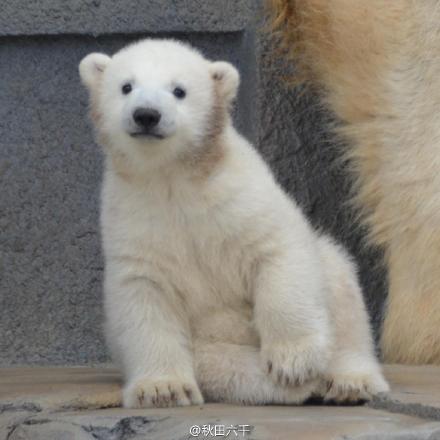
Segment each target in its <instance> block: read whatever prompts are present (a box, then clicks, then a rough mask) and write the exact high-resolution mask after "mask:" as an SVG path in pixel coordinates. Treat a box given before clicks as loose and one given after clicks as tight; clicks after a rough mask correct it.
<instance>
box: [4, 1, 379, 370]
mask: <svg viewBox="0 0 440 440" xmlns="http://www.w3.org/2000/svg"><path fill="white" fill-rule="evenodd" d="M259 7H260V1H259V0H239V1H229V0H224V1H223V0H222V1H217V0H212V1H206V0H204V1H201V0H167V1H160V0H157V1H154V0H148V1H141V0H128V1H124V2H114V1H111V0H90V1H89V0H70V1H67V0H42V1H39V2H25V1H24V0H12V1H10V2H8V3H7V4H5V5H2V13H1V14H0V186H1V192H0V312H1V319H0V365H8V364H14V363H23V364H26V363H38V364H49V363H53V364H86V363H99V362H104V361H106V360H108V358H107V352H106V349H105V346H104V343H103V338H102V334H101V322H102V312H101V278H102V258H101V254H100V246H99V230H98V197H99V184H100V179H101V159H102V157H101V153H100V151H99V148H98V147H97V145H96V144H95V143H94V141H93V138H92V132H91V129H90V125H89V123H88V121H87V117H86V113H87V96H86V93H85V91H84V90H83V88H82V87H81V85H80V82H79V78H78V74H77V65H78V63H79V61H80V60H81V58H82V57H83V56H84V55H86V54H87V53H89V52H91V51H104V52H114V51H116V50H117V49H119V48H120V47H122V46H123V45H125V44H127V43H128V42H130V41H133V40H136V39H139V38H142V37H145V36H152V35H153V36H173V37H176V38H182V39H185V40H188V41H190V42H191V43H193V44H194V45H196V46H197V47H199V48H201V49H202V50H203V51H204V52H205V53H206V54H207V55H208V56H210V57H212V58H214V59H226V60H229V61H231V62H233V63H234V64H236V65H237V66H238V67H239V69H240V72H241V74H242V87H241V90H240V95H239V99H238V102H237V111H236V115H235V116H236V117H235V119H236V123H237V125H238V127H239V128H240V130H241V131H242V132H243V133H244V134H246V136H248V137H250V138H251V139H252V140H254V141H256V142H257V144H258V146H259V148H260V149H261V151H262V153H263V155H264V157H265V158H266V159H267V160H268V161H269V163H270V164H271V165H272V167H273V168H274V170H275V172H276V174H277V177H278V179H279V181H280V182H281V183H282V185H283V186H284V187H286V188H287V189H288V190H289V192H290V193H291V194H293V195H295V197H296V198H297V199H298V201H299V203H300V204H301V205H302V206H303V207H304V209H305V211H306V213H307V214H308V215H309V216H310V218H311V219H312V220H313V222H314V223H315V224H316V225H317V226H320V227H322V228H323V229H324V230H330V231H332V232H333V233H334V234H335V235H336V236H337V237H338V238H340V239H342V240H343V241H344V242H345V243H347V244H348V246H349V247H350V249H351V250H352V251H353V252H354V253H355V254H356V256H357V258H358V259H359V261H360V263H361V268H362V271H361V277H362V280H363V283H364V285H365V287H366V295H367V299H368V303H369V305H370V309H371V311H372V316H373V317H374V319H375V321H378V318H379V316H380V309H381V304H382V302H383V298H384V295H383V291H384V287H383V276H381V275H380V271H379V270H375V269H374V267H375V266H376V264H377V261H378V258H377V255H376V254H377V253H372V252H370V251H366V250H365V247H364V246H363V245H362V244H361V241H360V240H361V235H362V234H361V233H360V232H359V230H358V229H357V228H356V227H355V226H353V225H354V224H355V220H354V216H353V212H352V211H351V210H349V209H347V207H346V201H347V196H348V189H349V180H348V178H347V173H346V170H345V169H344V167H343V166H341V165H340V164H339V163H338V161H336V160H335V158H336V157H337V155H338V153H337V149H335V148H334V146H333V144H332V143H331V142H330V143H329V142H328V140H327V139H328V133H327V132H326V130H325V122H326V121H327V120H328V116H326V115H325V114H324V113H323V112H322V111H321V110H320V109H319V108H318V106H317V101H316V99H315V98H314V97H313V96H310V94H308V93H305V94H301V93H300V94H298V93H297V92H292V91H289V90H287V89H286V88H285V85H284V83H283V81H282V80H281V79H280V76H281V75H280V74H281V72H282V71H283V66H280V65H279V64H278V63H277V62H275V61H274V60H273V59H272V58H271V57H270V56H269V55H268V52H269V50H268V49H269V48H270V44H271V43H270V42H269V41H268V40H267V39H266V38H265V37H264V36H262V35H260V33H259V32H258V30H257V28H259V26H258V25H257V23H259V21H257V20H256V17H257V16H258V14H260V12H261V11H260V8H259Z"/></svg>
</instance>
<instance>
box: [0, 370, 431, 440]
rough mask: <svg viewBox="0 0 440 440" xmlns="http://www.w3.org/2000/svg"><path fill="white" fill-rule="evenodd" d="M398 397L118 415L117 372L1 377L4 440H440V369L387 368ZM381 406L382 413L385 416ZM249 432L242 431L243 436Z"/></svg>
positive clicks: (29, 372)
mask: <svg viewBox="0 0 440 440" xmlns="http://www.w3.org/2000/svg"><path fill="white" fill-rule="evenodd" d="M385 370H386V375H387V377H388V379H389V380H390V383H391V387H392V391H391V393H390V394H389V395H388V396H380V397H378V398H377V399H376V400H375V401H374V402H372V403H371V404H369V406H324V405H304V406H299V407H298V406H297V407H295V406H263V407H241V406H234V405H220V404H205V405H203V406H196V407H186V408H167V409H148V410H127V409H122V408H119V407H118V406H119V404H120V387H121V379H120V376H119V374H118V372H117V371H116V370H114V369H112V368H110V367H100V368H86V367H77V368H36V367H34V368H8V369H1V370H0V440H3V439H5V440H6V439H7V440H19V439H20V440H47V439H57V440H64V439H66V440H67V439H72V440H73V439H74V440H91V439H99V440H124V439H125V440H128V439H145V438H148V439H150V440H159V439H160V440H172V439H176V440H178V439H179V440H182V439H189V438H195V437H194V436H191V431H190V430H191V427H194V426H196V428H193V430H194V431H193V432H198V431H199V430H200V435H199V437H198V438H206V437H208V436H205V435H204V434H203V431H202V430H203V429H205V430H206V429H209V428H203V427H204V426H210V427H211V430H213V429H216V428H215V426H220V428H217V429H219V430H220V432H222V430H223V428H222V427H224V429H225V432H227V429H228V428H230V427H232V426H233V427H235V428H236V429H237V433H238V435H236V434H235V432H234V431H233V430H231V432H230V434H229V437H226V436H220V435H219V436H217V438H218V437H220V438H229V439H232V438H246V439H253V440H268V439H270V440H286V439H295V440H302V439H304V440H314V439H316V440H321V439H343V438H344V439H363V440H370V439H371V440H373V439H378V440H379V439H390V440H391V439H392V440H398V439H402V440H403V439H407V440H417V439H421V440H428V439H429V440H436V439H438V438H440V368H438V367H407V366H405V367H403V366H395V365H393V366H386V368H385ZM379 407H380V409H378V408H379ZM240 430H241V431H242V432H239V431H240Z"/></svg>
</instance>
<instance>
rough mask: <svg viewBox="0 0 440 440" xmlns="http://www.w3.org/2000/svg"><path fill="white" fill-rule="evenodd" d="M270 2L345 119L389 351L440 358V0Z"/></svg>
mask: <svg viewBox="0 0 440 440" xmlns="http://www.w3.org/2000/svg"><path fill="white" fill-rule="evenodd" d="M270 3H271V5H272V7H273V10H274V12H275V22H274V23H275V27H276V28H278V29H280V30H281V31H282V34H283V36H284V42H285V43H286V48H287V51H288V53H290V55H291V56H292V57H293V59H294V60H295V62H296V63H297V66H298V70H300V71H301V72H302V73H303V74H305V76H306V77H308V78H310V79H311V80H312V83H313V84H317V85H319V86H320V87H321V88H322V89H323V90H324V91H325V98H326V102H327V103H328V105H329V107H330V108H331V109H332V110H333V111H334V112H335V113H336V115H337V116H338V117H339V118H340V119H341V121H342V123H343V124H342V127H341V128H340V133H341V134H342V135H343V137H344V138H345V139H346V140H347V141H348V144H349V150H348V154H349V157H350V159H351V161H352V164H353V168H354V171H355V174H356V176H357V177H358V182H357V192H358V202H359V205H360V206H361V208H362V209H363V212H364V214H365V218H366V220H367V222H368V224H369V225H370V226H371V237H372V239H373V241H374V242H376V243H378V244H380V245H383V246H384V247H385V252H386V257H387V263H388V268H389V297H388V308H387V312H386V317H385V322H384V326H383V334H382V349H383V354H384V358H385V360H386V361H388V362H403V363H420V364H422V363H437V364H440V271H439V268H440V235H439V234H438V231H439V229H440V190H439V188H440V174H439V172H438V170H439V169H440V153H439V149H440V117H439V116H438V114H439V111H438V107H439V105H440V62H439V57H440V28H439V26H438V24H439V22H440V1H438V0H426V1H418V0H393V1H388V0H369V1H363V0H308V1H298V0H271V2H270Z"/></svg>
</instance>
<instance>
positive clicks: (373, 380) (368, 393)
mask: <svg viewBox="0 0 440 440" xmlns="http://www.w3.org/2000/svg"><path fill="white" fill-rule="evenodd" d="M326 388H327V389H326V391H325V392H324V393H322V395H323V396H324V401H326V402H329V401H330V402H335V403H350V404H353V403H357V402H365V401H368V400H371V399H372V398H373V397H374V396H375V395H377V394H379V393H386V392H388V391H389V390H390V387H389V386H388V384H387V382H386V381H385V379H384V378H383V377H382V375H381V373H361V372H353V373H343V374H334V375H332V376H331V377H330V378H328V379H327V381H326Z"/></svg>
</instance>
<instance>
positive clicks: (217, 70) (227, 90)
mask: <svg viewBox="0 0 440 440" xmlns="http://www.w3.org/2000/svg"><path fill="white" fill-rule="evenodd" d="M210 68H211V76H212V78H213V80H214V81H215V82H216V84H217V90H218V91H219V93H220V96H222V97H223V98H224V99H225V101H226V102H228V103H230V102H231V101H232V100H233V99H234V98H235V97H236V96H237V90H238V86H239V85H240V74H239V73H238V70H237V69H236V68H235V67H234V66H233V65H232V64H230V63H227V62H225V61H216V62H214V63H211V66H210Z"/></svg>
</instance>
